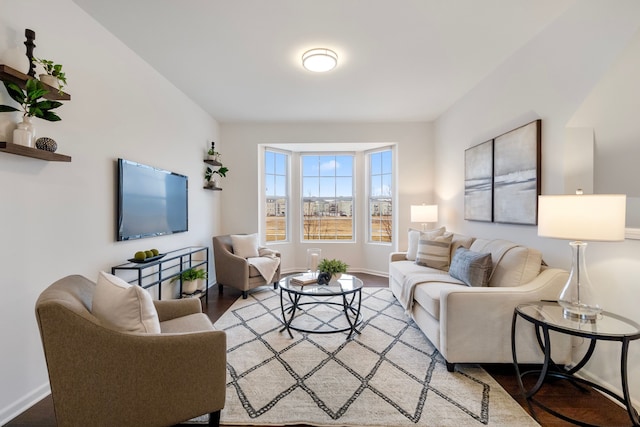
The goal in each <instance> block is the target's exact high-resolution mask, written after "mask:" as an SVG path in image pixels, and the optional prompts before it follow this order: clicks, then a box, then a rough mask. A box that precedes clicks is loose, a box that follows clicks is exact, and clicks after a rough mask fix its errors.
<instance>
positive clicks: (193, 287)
mask: <svg viewBox="0 0 640 427" xmlns="http://www.w3.org/2000/svg"><path fill="white" fill-rule="evenodd" d="M179 279H182V293H183V294H189V295H190V294H193V293H195V292H196V291H197V290H198V289H201V288H204V286H206V283H202V282H203V281H204V280H206V279H207V272H206V271H205V270H200V269H195V268H190V269H188V270H185V271H183V272H182V273H180V274H179V275H178V276H175V277H174V278H173V279H171V283H173V282H175V281H176V280H179Z"/></svg>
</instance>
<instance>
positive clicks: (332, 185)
mask: <svg viewBox="0 0 640 427" xmlns="http://www.w3.org/2000/svg"><path fill="white" fill-rule="evenodd" d="M335 196H336V179H335V178H320V197H335Z"/></svg>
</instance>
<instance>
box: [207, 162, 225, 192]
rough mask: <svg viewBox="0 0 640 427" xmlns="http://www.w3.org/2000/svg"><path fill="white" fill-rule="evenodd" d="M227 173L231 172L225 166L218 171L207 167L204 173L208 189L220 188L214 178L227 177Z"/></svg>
mask: <svg viewBox="0 0 640 427" xmlns="http://www.w3.org/2000/svg"><path fill="white" fill-rule="evenodd" d="M227 172H229V169H228V168H227V167H225V166H220V167H219V168H218V169H212V168H210V167H209V166H207V169H206V170H205V171H204V179H205V180H206V181H207V184H206V185H207V187H219V186H218V180H217V179H216V178H215V177H214V175H220V176H221V177H226V176H227Z"/></svg>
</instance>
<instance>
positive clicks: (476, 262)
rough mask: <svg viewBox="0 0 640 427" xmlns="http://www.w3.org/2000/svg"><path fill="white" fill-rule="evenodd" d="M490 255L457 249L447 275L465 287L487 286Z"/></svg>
mask: <svg viewBox="0 0 640 427" xmlns="http://www.w3.org/2000/svg"><path fill="white" fill-rule="evenodd" d="M491 269H492V263H491V253H479V252H474V251H471V250H469V249H466V248H458V249H457V250H456V253H455V255H454V256H453V259H452V260H451V267H450V268H449V274H450V275H451V277H453V278H456V279H458V280H461V281H463V282H464V283H465V284H466V285H467V286H487V285H488V284H489V278H490V277H491Z"/></svg>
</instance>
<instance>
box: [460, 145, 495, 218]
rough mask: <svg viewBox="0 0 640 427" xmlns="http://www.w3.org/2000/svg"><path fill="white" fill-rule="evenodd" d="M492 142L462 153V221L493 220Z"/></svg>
mask: <svg viewBox="0 0 640 427" xmlns="http://www.w3.org/2000/svg"><path fill="white" fill-rule="evenodd" d="M492 204H493V140H492V139H491V140H489V141H486V142H483V143H482V144H478V145H476V146H475V147H471V148H469V149H467V150H465V152H464V219H468V220H471V221H488V222H491V221H492V220H493V215H492Z"/></svg>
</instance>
